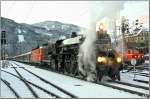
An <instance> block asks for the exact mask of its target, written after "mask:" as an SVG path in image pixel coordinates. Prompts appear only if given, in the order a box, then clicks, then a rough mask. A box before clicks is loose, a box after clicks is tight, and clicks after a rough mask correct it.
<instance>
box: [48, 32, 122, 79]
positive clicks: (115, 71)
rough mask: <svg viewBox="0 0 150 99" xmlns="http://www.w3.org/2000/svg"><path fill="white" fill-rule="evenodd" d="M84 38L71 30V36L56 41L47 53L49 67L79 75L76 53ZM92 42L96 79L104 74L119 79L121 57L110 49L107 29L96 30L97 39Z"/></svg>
mask: <svg viewBox="0 0 150 99" xmlns="http://www.w3.org/2000/svg"><path fill="white" fill-rule="evenodd" d="M85 39H86V38H85V37H83V36H82V35H78V36H77V35H76V33H75V32H73V33H72V37H71V38H69V39H65V40H58V41H56V43H55V44H54V45H53V46H52V48H51V51H50V53H49V58H50V66H51V68H52V69H53V70H56V71H59V72H63V73H69V74H72V75H74V76H76V75H79V70H78V53H79V47H80V45H81V44H82V43H83V42H84V40H85ZM94 44H95V46H94V47H95V50H96V60H95V65H96V72H97V73H96V75H97V80H101V79H102V77H103V76H104V75H107V76H109V77H110V78H111V79H113V80H115V79H118V80H120V70H121V69H122V61H121V57H120V56H119V54H118V53H117V52H116V51H115V50H113V49H112V46H111V39H110V36H109V35H108V34H107V31H105V30H103V29H100V30H99V31H98V32H97V40H96V41H95V43H94Z"/></svg>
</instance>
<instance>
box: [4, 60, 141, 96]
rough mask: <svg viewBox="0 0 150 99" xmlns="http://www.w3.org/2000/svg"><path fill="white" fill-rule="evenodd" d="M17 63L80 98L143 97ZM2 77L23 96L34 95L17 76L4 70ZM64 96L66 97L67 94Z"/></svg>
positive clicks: (29, 77) (37, 81)
mask: <svg viewBox="0 0 150 99" xmlns="http://www.w3.org/2000/svg"><path fill="white" fill-rule="evenodd" d="M11 63H13V65H15V64H14V62H12V61H11ZM16 63H17V64H19V65H21V67H22V66H24V67H25V68H26V69H28V70H30V71H32V72H33V73H35V74H37V75H39V76H41V77H43V78H45V79H47V80H48V81H50V82H52V83H54V84H55V85H58V86H59V87H61V88H64V89H65V90H67V91H69V92H71V93H73V94H74V95H76V96H78V97H80V98H141V96H138V95H136V94H131V93H128V92H124V91H122V90H117V89H113V88H110V87H105V86H103V85H98V84H94V83H91V82H87V81H83V80H80V79H76V78H72V77H69V76H65V75H61V74H58V73H55V72H51V71H48V70H43V69H39V68H36V67H34V66H29V65H25V64H22V63H18V62H16ZM17 69H18V70H19V72H20V73H21V74H22V75H23V76H24V77H27V80H30V81H32V82H34V83H36V84H37V83H38V85H40V86H42V87H43V88H46V87H48V88H47V89H49V90H51V91H54V92H56V94H58V93H59V94H60V95H63V93H60V92H59V91H58V90H57V89H54V88H52V87H50V85H49V86H48V85H47V84H44V83H42V81H40V80H39V79H37V78H36V77H34V76H32V75H31V74H29V73H27V72H26V71H24V70H23V69H21V68H17ZM5 70H7V71H9V72H12V73H14V71H13V69H12V68H5ZM2 77H4V79H7V80H9V81H10V82H11V83H13V87H15V88H16V90H17V91H19V92H20V94H21V96H23V97H25V98H26V97H30V98H32V95H31V94H29V93H28V90H27V89H25V88H26V87H23V86H25V85H23V84H22V82H20V81H18V80H17V78H15V77H12V76H10V75H8V74H6V73H3V72H2ZM123 80H125V79H123ZM36 90H37V92H38V93H40V95H41V96H42V97H44V96H45V97H44V98H47V97H48V96H47V95H45V94H46V93H42V92H39V91H38V89H36ZM2 91H3V90H2ZM3 92H4V91H3ZM5 92H6V90H5ZM3 94H7V93H3ZM3 96H4V95H3ZM63 96H64V97H65V95H63Z"/></svg>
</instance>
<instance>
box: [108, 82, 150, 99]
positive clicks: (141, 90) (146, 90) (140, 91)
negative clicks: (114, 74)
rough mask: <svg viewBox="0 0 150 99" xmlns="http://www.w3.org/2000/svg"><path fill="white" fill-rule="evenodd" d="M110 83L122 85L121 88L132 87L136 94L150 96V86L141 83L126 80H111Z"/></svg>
mask: <svg viewBox="0 0 150 99" xmlns="http://www.w3.org/2000/svg"><path fill="white" fill-rule="evenodd" d="M108 83H109V84H110V85H115V86H120V87H121V88H125V89H127V88H128V89H127V90H128V91H129V89H132V91H133V92H134V93H136V94H139V95H141V96H142V95H143V96H147V97H149V87H144V86H140V85H135V84H130V83H126V82H120V81H109V82H108Z"/></svg>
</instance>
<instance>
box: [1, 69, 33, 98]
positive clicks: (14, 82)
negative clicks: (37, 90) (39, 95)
mask: <svg viewBox="0 0 150 99" xmlns="http://www.w3.org/2000/svg"><path fill="white" fill-rule="evenodd" d="M9 70H10V69H9ZM9 70H8V71H9ZM1 77H2V78H3V79H5V80H7V81H8V82H10V83H11V86H12V87H13V89H14V90H15V91H16V92H17V93H19V94H20V96H22V97H23V98H34V97H33V95H32V94H31V92H30V91H29V90H28V88H27V87H26V86H25V84H24V83H23V82H22V81H20V80H18V79H17V78H15V77H13V76H11V75H9V74H7V73H5V72H1ZM2 91H3V90H2ZM5 92H7V91H5ZM2 96H3V95H2Z"/></svg>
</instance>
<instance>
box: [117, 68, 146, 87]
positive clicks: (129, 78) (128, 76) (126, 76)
mask: <svg viewBox="0 0 150 99" xmlns="http://www.w3.org/2000/svg"><path fill="white" fill-rule="evenodd" d="M143 72H144V71H143ZM145 72H146V71H145ZM120 73H121V81H122V82H127V83H132V84H136V85H141V86H146V87H149V84H145V83H140V82H137V81H134V80H133V79H134V78H135V79H139V80H144V81H149V77H144V76H140V75H136V76H135V77H134V73H133V72H127V73H123V72H120Z"/></svg>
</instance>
